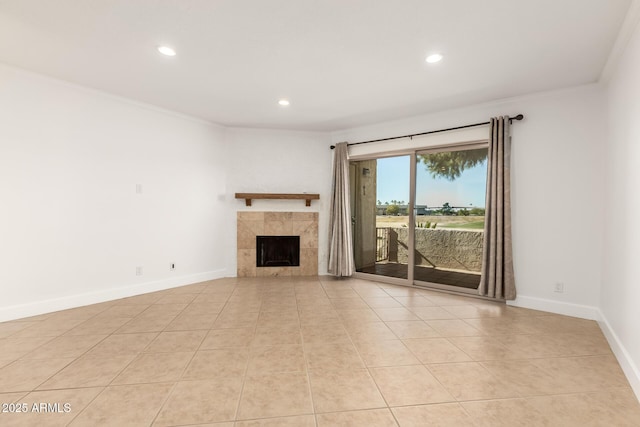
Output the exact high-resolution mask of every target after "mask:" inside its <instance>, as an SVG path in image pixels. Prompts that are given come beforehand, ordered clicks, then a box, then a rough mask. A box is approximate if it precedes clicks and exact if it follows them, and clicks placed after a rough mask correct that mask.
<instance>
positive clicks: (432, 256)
mask: <svg viewBox="0 0 640 427" xmlns="http://www.w3.org/2000/svg"><path fill="white" fill-rule="evenodd" d="M389 236H390V237H389V240H390V241H389V261H391V262H399V263H407V262H408V255H409V252H408V242H409V229H408V228H395V227H394V228H391V230H390V233H389ZM483 236H484V232H483V231H482V230H450V229H445V228H443V229H429V228H416V242H415V244H416V256H415V262H416V265H424V266H430V267H438V268H444V269H454V270H466V271H474V272H480V271H481V268H482V240H483Z"/></svg>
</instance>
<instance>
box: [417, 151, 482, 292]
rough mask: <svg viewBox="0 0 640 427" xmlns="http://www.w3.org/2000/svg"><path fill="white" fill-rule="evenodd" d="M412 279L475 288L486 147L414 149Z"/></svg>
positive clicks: (478, 265) (477, 277) (477, 281)
mask: <svg viewBox="0 0 640 427" xmlns="http://www.w3.org/2000/svg"><path fill="white" fill-rule="evenodd" d="M415 162H416V165H415V166H416V187H415V188H416V202H415V229H414V232H415V238H414V242H415V251H414V253H415V262H414V266H413V269H414V274H413V276H414V281H415V282H416V283H421V282H423V283H424V282H428V283H438V284H442V285H450V286H456V287H462V288H468V289H477V288H478V285H479V284H480V271H481V269H482V244H483V235H484V214H485V195H486V187H487V148H486V147H483V146H479V147H478V146H476V147H472V148H463V149H449V150H430V151H420V152H418V153H416V157H415Z"/></svg>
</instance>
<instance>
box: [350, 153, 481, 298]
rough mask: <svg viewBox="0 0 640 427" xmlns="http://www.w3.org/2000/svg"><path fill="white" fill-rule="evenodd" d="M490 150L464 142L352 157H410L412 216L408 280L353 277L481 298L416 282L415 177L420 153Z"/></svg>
mask: <svg viewBox="0 0 640 427" xmlns="http://www.w3.org/2000/svg"><path fill="white" fill-rule="evenodd" d="M488 146H489V141H488V140H481V141H465V142H459V143H451V144H442V145H434V146H426V147H417V148H411V149H404V150H395V151H393V150H390V151H385V152H379V153H373V154H370V155H369V154H367V155H360V156H353V157H349V161H354V162H357V161H362V160H377V159H384V158H389V157H400V156H409V157H410V170H409V205H408V213H409V236H408V246H409V250H408V254H407V278H406V279H402V278H398V277H390V276H383V275H379V274H372V273H362V272H355V273H354V275H353V276H354V277H356V278H361V279H367V280H373V281H376V282H383V283H388V284H391V285H401V286H407V287H411V288H418V289H431V290H438V291H445V292H452V293H462V294H467V295H474V296H478V292H477V289H469V288H463V287H459V286H453V285H443V284H441V283H434V282H423V281H419V280H415V276H414V273H415V271H414V270H415V224H416V210H415V202H416V186H417V183H416V176H417V167H418V165H417V156H418V153H425V152H428V153H441V152H446V151H463V150H472V149H478V148H487V147H488Z"/></svg>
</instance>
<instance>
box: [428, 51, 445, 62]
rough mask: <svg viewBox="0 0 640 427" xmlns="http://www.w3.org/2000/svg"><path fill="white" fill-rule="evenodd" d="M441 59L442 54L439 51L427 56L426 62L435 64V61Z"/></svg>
mask: <svg viewBox="0 0 640 427" xmlns="http://www.w3.org/2000/svg"><path fill="white" fill-rule="evenodd" d="M441 60H442V55H440V54H439V53H434V54H432V55H429V56H427V62H428V63H429V64H435V63H436V62H440V61H441Z"/></svg>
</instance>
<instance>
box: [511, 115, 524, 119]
mask: <svg viewBox="0 0 640 427" xmlns="http://www.w3.org/2000/svg"><path fill="white" fill-rule="evenodd" d="M522 119H524V116H523V115H522V114H518V115H517V116H515V117H511V120H522Z"/></svg>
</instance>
